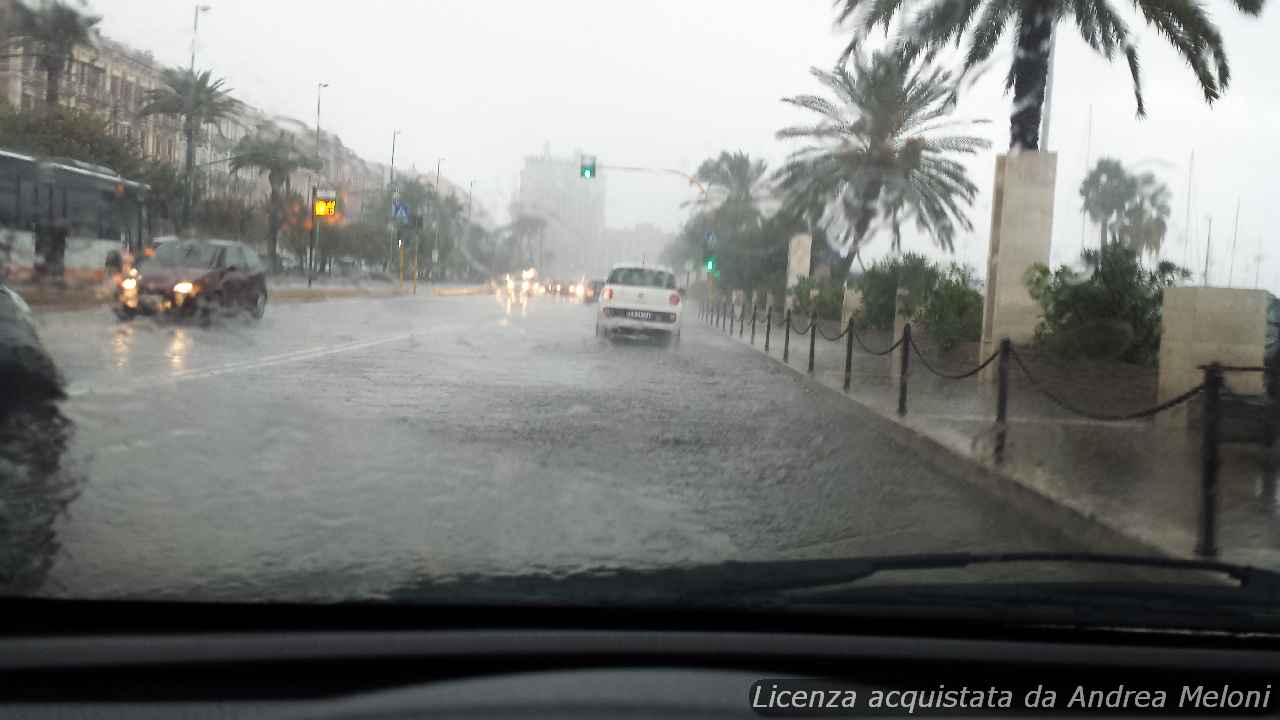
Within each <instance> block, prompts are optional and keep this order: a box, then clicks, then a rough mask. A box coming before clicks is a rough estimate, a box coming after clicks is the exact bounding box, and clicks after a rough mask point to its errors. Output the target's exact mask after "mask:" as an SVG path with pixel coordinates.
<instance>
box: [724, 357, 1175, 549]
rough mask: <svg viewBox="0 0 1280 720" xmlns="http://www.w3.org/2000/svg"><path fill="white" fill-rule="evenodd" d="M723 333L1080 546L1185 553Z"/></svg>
mask: <svg viewBox="0 0 1280 720" xmlns="http://www.w3.org/2000/svg"><path fill="white" fill-rule="evenodd" d="M728 339H729V340H731V341H733V342H735V343H736V344H738V345H742V346H745V347H746V348H748V349H750V350H753V351H755V353H756V354H758V355H761V356H763V357H764V358H765V359H767V360H770V361H773V362H775V363H777V364H778V365H781V366H783V367H785V368H787V369H788V370H791V371H792V372H793V373H795V375H796V376H797V379H799V380H800V382H801V383H803V384H804V385H805V386H806V387H808V388H811V389H812V390H814V391H825V392H826V393H829V394H830V395H831V396H834V397H836V398H841V399H843V400H845V401H846V402H847V403H848V404H849V406H850V407H852V408H853V409H854V410H855V411H856V412H858V414H859V415H861V416H862V417H863V419H864V420H865V421H866V424H867V425H868V426H869V427H871V428H872V430H874V431H875V432H878V433H880V434H881V435H884V436H887V437H888V438H890V439H891V440H892V441H894V442H896V443H898V444H899V445H902V446H903V447H905V448H907V449H908V450H910V451H912V452H913V453H915V455H916V457H918V458H920V459H921V460H923V461H925V462H926V463H927V464H928V465H929V466H931V467H932V468H933V469H934V470H936V471H937V472H938V473H939V474H941V475H944V476H946V477H949V478H952V479H954V480H959V481H962V482H965V483H968V484H970V485H974V486H976V487H979V488H981V489H982V490H984V491H986V492H987V493H988V494H990V495H991V496H992V497H995V498H997V499H999V500H1001V501H1004V502H1005V503H1007V504H1008V505H1009V507H1010V508H1011V510H1013V511H1017V512H1022V513H1026V514H1027V515H1030V516H1031V517H1032V518H1033V519H1034V520H1035V521H1036V522H1038V523H1039V524H1041V525H1044V526H1046V527H1049V528H1051V529H1053V530H1054V531H1056V532H1058V533H1060V534H1061V535H1062V536H1063V538H1064V539H1065V540H1068V541H1070V542H1072V543H1079V544H1082V545H1086V546H1094V545H1100V546H1104V547H1108V548H1112V551H1113V552H1117V553H1123V554H1134V555H1144V556H1158V557H1178V558H1180V557H1189V556H1185V555H1182V554H1179V553H1174V552H1170V551H1169V550H1168V549H1167V548H1163V547H1160V546H1158V545H1155V544H1152V543H1150V542H1148V541H1146V540H1145V539H1143V538H1140V537H1137V536H1135V535H1132V534H1130V533H1127V532H1124V531H1123V530H1120V529H1118V528H1115V527H1112V526H1111V525H1109V524H1107V523H1104V522H1102V521H1101V520H1099V519H1098V518H1097V517H1095V516H1093V515H1090V514H1088V513H1085V512H1082V511H1081V510H1079V509H1078V508H1075V507H1072V506H1070V505H1068V504H1065V503H1063V502H1062V501H1060V500H1058V499H1056V498H1053V497H1051V496H1049V495H1046V494H1044V493H1042V492H1040V491H1039V490H1036V489H1035V488H1033V487H1031V486H1029V485H1027V484H1026V483H1023V482H1022V481H1020V480H1019V479H1018V478H1017V476H1015V475H1013V474H1012V473H1009V472H1006V471H1003V470H1001V469H1000V468H998V467H996V466H994V465H992V464H990V463H986V462H983V461H981V460H979V459H977V458H975V457H973V456H971V455H968V454H965V453H960V452H957V451H956V450H954V449H952V448H950V447H947V446H946V445H944V444H942V443H941V442H940V441H938V440H936V439H934V438H932V437H930V436H929V435H927V434H925V433H924V432H921V431H920V430H917V429H915V428H913V427H910V426H909V425H907V424H905V423H903V422H902V421H900V420H898V419H897V418H895V417H891V416H887V415H884V414H882V413H881V412H879V411H878V410H876V409H875V408H872V407H871V406H869V405H867V404H866V403H864V402H862V401H861V400H858V399H857V398H855V397H853V396H851V395H848V394H846V393H844V392H842V391H841V390H840V389H838V388H833V387H831V386H829V385H827V384H825V383H823V382H822V381H820V380H818V379H817V378H816V377H813V376H811V375H809V373H808V372H807V371H806V370H805V369H803V368H798V367H793V366H791V365H790V364H787V363H784V362H782V360H781V359H780V358H775V357H773V356H772V355H769V354H766V353H765V352H764V350H763V349H761V348H758V347H755V346H753V345H750V344H748V343H745V342H743V341H741V340H738V338H737V337H736V336H735V337H731V338H728Z"/></svg>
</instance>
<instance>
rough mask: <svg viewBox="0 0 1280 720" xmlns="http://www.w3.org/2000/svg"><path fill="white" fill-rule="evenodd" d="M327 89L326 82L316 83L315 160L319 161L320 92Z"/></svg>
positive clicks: (327, 84)
mask: <svg viewBox="0 0 1280 720" xmlns="http://www.w3.org/2000/svg"><path fill="white" fill-rule="evenodd" d="M327 87H329V83H327V82H318V83H316V159H317V160H319V159H320V91H321V90H323V89H325V88H327Z"/></svg>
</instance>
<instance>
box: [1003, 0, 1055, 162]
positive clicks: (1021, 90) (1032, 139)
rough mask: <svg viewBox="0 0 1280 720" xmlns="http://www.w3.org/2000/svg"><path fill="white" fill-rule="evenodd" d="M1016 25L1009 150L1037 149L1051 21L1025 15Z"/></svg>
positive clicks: (1043, 13) (1042, 13)
mask: <svg viewBox="0 0 1280 720" xmlns="http://www.w3.org/2000/svg"><path fill="white" fill-rule="evenodd" d="M1020 19H1021V22H1020V23H1019V25H1018V48H1017V50H1016V51H1015V52H1016V54H1015V56H1014V59H1013V68H1012V73H1013V115H1012V116H1011V117H1010V118H1009V149H1010V150H1039V149H1040V115H1041V112H1042V110H1043V108H1044V90H1045V82H1046V80H1047V79H1048V77H1049V39H1050V35H1051V34H1052V31H1053V18H1052V16H1051V15H1050V14H1049V12H1048V11H1047V10H1042V9H1039V8H1037V9H1034V10H1030V11H1027V12H1026V13H1024V14H1023V15H1022V17H1021V18H1020Z"/></svg>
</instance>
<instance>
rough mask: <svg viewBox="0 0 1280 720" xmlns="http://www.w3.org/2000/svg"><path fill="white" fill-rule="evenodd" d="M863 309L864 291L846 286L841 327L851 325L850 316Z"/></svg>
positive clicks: (841, 312)
mask: <svg viewBox="0 0 1280 720" xmlns="http://www.w3.org/2000/svg"><path fill="white" fill-rule="evenodd" d="M861 309H862V291H861V290H854V289H853V288H845V291H844V307H843V309H842V310H841V311H840V327H841V328H844V327H847V326H848V325H849V318H851V317H853V315H854V313H856V312H858V311H859V310H861Z"/></svg>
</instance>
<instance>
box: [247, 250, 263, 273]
mask: <svg viewBox="0 0 1280 720" xmlns="http://www.w3.org/2000/svg"><path fill="white" fill-rule="evenodd" d="M244 259H245V268H246V269H248V270H253V271H255V272H256V271H259V270H262V259H261V258H259V257H258V253H256V252H254V251H253V248H244Z"/></svg>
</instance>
